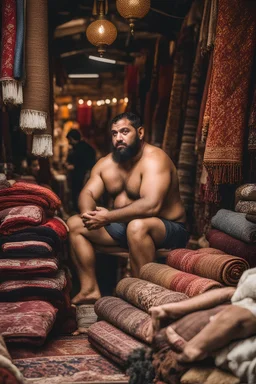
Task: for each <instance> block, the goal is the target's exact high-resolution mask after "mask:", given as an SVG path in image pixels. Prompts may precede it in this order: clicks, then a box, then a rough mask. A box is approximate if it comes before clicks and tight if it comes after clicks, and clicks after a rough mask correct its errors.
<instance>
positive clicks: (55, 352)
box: [9, 335, 128, 384]
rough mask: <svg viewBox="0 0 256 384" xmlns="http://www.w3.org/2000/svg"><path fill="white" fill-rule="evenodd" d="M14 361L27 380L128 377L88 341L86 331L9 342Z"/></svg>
mask: <svg viewBox="0 0 256 384" xmlns="http://www.w3.org/2000/svg"><path fill="white" fill-rule="evenodd" d="M9 351H10V354H11V356H12V358H13V361H14V364H15V365H16V366H17V367H18V369H20V371H21V372H22V373H23V375H24V377H25V378H26V379H28V383H33V384H34V383H40V384H66V383H75V382H80V383H81V382H91V383H94V382H95V383H108V382H111V383H112V382H117V383H128V377H127V376H126V375H125V374H124V373H123V372H122V371H121V370H120V369H119V368H117V367H116V366H115V365H113V364H112V363H110V362H109V361H108V360H107V359H106V358H104V357H103V356H100V355H99V354H98V353H97V352H96V351H95V350H94V349H93V348H92V347H91V346H90V344H89V342H88V340H87V336H86V335H79V336H62V337H59V338H58V339H53V340H50V339H49V340H48V341H47V342H46V343H45V345H44V346H42V347H40V348H38V347H37V348H33V347H31V346H21V345H19V346H15V345H9Z"/></svg>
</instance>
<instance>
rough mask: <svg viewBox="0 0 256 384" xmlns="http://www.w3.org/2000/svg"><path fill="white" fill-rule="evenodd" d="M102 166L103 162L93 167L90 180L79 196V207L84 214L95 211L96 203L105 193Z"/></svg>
mask: <svg viewBox="0 0 256 384" xmlns="http://www.w3.org/2000/svg"><path fill="white" fill-rule="evenodd" d="M101 165H102V160H100V161H99V162H98V163H97V164H96V165H95V166H94V167H93V169H92V171H91V176H90V179H89V180H88V181H87V183H86V185H85V186H84V188H83V189H82V191H81V193H80V195H79V198H78V206H79V209H80V212H81V213H82V214H83V213H85V212H88V211H92V210H95V209H96V202H97V200H98V199H99V198H100V197H101V196H102V194H103V192H104V182H103V180H102V178H101Z"/></svg>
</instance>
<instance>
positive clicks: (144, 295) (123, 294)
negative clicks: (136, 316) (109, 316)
mask: <svg viewBox="0 0 256 384" xmlns="http://www.w3.org/2000/svg"><path fill="white" fill-rule="evenodd" d="M116 294H117V296H118V297H120V298H121V299H123V300H125V301H127V302H128V303H130V304H133V305H135V306H136V307H138V308H140V309H142V310H143V311H145V312H148V310H149V308H150V307H153V306H157V305H162V304H168V303H177V302H179V301H182V300H185V299H188V296H187V295H185V294H184V293H180V292H172V291H170V290H168V289H166V288H163V287H160V286H159V285H156V284H153V283H149V282H148V281H145V280H141V279H136V278H132V277H126V278H124V279H122V280H121V281H120V282H119V283H118V285H117V287H116Z"/></svg>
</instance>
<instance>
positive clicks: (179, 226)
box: [104, 217, 189, 249]
mask: <svg viewBox="0 0 256 384" xmlns="http://www.w3.org/2000/svg"><path fill="white" fill-rule="evenodd" d="M159 219H160V220H162V222H163V223H164V225H165V230H166V235H165V238H164V240H163V242H162V243H161V244H160V245H159V246H158V247H157V249H162V248H164V249H176V248H185V247H186V245H187V242H188V240H189V233H188V231H187V229H186V225H185V224H184V223H178V222H175V221H171V220H166V219H163V218H162V217H161V218H160V217H159ZM104 228H105V229H106V231H107V232H108V233H109V234H110V236H111V237H112V238H113V239H114V240H115V241H116V242H117V243H118V245H119V246H120V247H121V248H126V249H128V248H129V247H128V242H127V235H126V228H127V224H125V223H111V224H108V225H106V226H105V227H104Z"/></svg>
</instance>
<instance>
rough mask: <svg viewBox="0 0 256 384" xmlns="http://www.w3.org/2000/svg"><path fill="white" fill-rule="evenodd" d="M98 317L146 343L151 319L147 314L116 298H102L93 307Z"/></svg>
mask: <svg viewBox="0 0 256 384" xmlns="http://www.w3.org/2000/svg"><path fill="white" fill-rule="evenodd" d="M94 309H95V312H96V314H97V315H98V317H99V318H100V319H102V320H105V321H107V322H109V323H111V324H113V325H114V326H115V327H117V328H119V329H121V330H122V331H124V332H126V333H128V334H129V335H131V336H134V337H137V338H138V339H140V340H142V341H144V342H146V337H147V331H148V327H149V325H150V324H151V319H150V316H149V315H148V314H146V313H145V312H143V311H141V310H140V309H138V308H135V307H134V306H132V305H131V304H128V303H126V302H125V301H123V300H121V299H119V298H117V297H108V296H106V297H102V298H101V299H99V300H98V301H97V302H96V304H95V306H94Z"/></svg>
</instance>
